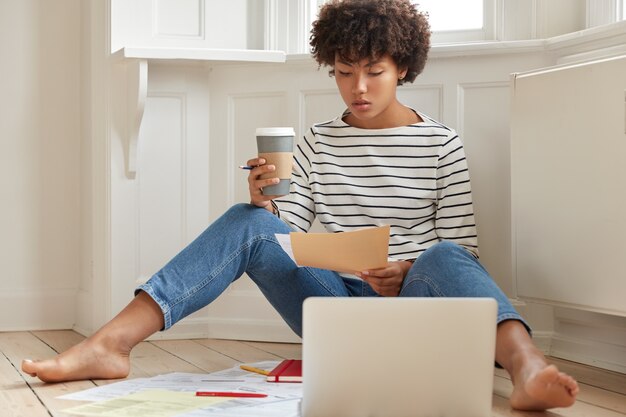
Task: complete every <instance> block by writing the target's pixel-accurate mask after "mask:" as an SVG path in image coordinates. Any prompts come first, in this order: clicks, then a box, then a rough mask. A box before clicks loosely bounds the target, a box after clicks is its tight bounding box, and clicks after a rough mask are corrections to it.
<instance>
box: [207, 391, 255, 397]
mask: <svg viewBox="0 0 626 417" xmlns="http://www.w3.org/2000/svg"><path fill="white" fill-rule="evenodd" d="M196 397H238V398H265V397H267V394H259V393H257V392H219V391H197V392H196Z"/></svg>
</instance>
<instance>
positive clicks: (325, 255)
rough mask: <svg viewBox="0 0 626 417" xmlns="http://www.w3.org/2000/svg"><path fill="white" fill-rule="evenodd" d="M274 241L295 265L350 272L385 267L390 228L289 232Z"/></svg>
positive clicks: (278, 236)
mask: <svg viewBox="0 0 626 417" xmlns="http://www.w3.org/2000/svg"><path fill="white" fill-rule="evenodd" d="M276 238H277V239H278V243H280V245H281V246H282V248H283V250H284V251H285V252H287V254H289V256H290V257H291V259H293V260H294V262H295V263H296V264H297V265H298V266H311V267H314V268H322V269H329V270H331V271H337V272H348V273H353V272H358V271H363V270H365V269H376V268H383V267H385V266H386V265H387V253H388V249H389V226H380V227H369V228H366V229H361V230H355V231H352V232H342V233H301V232H292V233H289V235H276Z"/></svg>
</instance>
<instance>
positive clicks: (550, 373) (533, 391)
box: [511, 364, 578, 410]
mask: <svg viewBox="0 0 626 417" xmlns="http://www.w3.org/2000/svg"><path fill="white" fill-rule="evenodd" d="M531 367H532V368H533V369H526V370H524V371H523V372H522V373H521V375H520V376H519V377H518V378H514V388H513V393H512V394H511V406H512V407H513V408H516V409H518V410H547V409H548V408H555V407H569V406H571V405H572V404H574V402H575V401H576V395H578V383H577V382H576V380H575V379H574V378H572V377H571V376H569V375H567V374H565V373H563V372H559V370H558V369H557V367H556V366H554V365H543V364H535V365H532V366H531V365H529V366H528V368H531Z"/></svg>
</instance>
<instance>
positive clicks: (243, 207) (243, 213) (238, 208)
mask: <svg viewBox="0 0 626 417" xmlns="http://www.w3.org/2000/svg"><path fill="white" fill-rule="evenodd" d="M264 214H270V213H269V211H267V210H265V209H263V208H261V207H257V206H254V205H252V204H248V203H238V204H235V205H233V206H232V207H231V208H229V209H228V210H226V212H225V213H224V216H225V217H227V218H229V219H232V220H236V221H238V222H241V221H245V220H246V219H247V218H254V217H256V216H262V215H264Z"/></svg>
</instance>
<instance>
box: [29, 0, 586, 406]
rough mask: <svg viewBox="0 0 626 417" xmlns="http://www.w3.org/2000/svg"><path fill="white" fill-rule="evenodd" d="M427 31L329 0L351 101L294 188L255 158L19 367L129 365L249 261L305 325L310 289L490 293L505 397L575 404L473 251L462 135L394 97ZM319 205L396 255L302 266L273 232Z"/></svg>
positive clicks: (305, 224) (353, 1) (410, 15)
mask: <svg viewBox="0 0 626 417" xmlns="http://www.w3.org/2000/svg"><path fill="white" fill-rule="evenodd" d="M429 41H430V30H429V25H428V22H427V20H426V18H425V17H424V16H423V15H421V14H420V13H418V12H417V11H416V10H415V7H414V6H413V5H412V4H411V3H410V1H409V0H378V1H372V0H344V1H340V0H334V1H331V2H329V3H327V4H326V5H325V6H323V7H322V9H321V11H320V15H319V19H318V20H317V21H316V22H315V23H314V25H313V31H312V36H311V46H312V48H313V56H314V58H315V59H316V60H317V62H318V63H319V64H320V65H324V66H330V67H331V68H332V70H331V75H334V77H335V79H336V83H337V87H338V89H339V92H340V94H341V97H342V99H343V101H344V102H345V104H346V106H347V110H346V111H345V112H344V113H343V114H342V115H341V116H340V117H338V118H336V119H334V120H331V121H329V122H326V123H322V124H319V125H315V126H313V127H312V128H311V129H310V131H308V132H307V133H306V134H305V135H304V138H303V139H302V140H301V141H300V143H299V144H298V146H297V149H296V152H295V162H296V163H295V164H294V171H293V176H292V184H291V191H290V194H289V195H288V196H285V197H282V198H275V197H276V196H265V195H263V193H262V188H263V187H266V186H268V185H271V184H274V183H277V182H278V179H277V178H270V179H260V177H261V175H262V174H266V173H271V172H273V171H274V166H272V165H267V164H266V163H265V161H264V160H263V159H259V158H254V159H251V160H249V161H248V165H251V166H254V167H255V168H254V169H252V170H251V172H250V174H249V178H248V182H249V192H250V201H251V203H250V204H242V205H237V206H235V207H233V208H232V209H230V210H229V211H227V212H226V213H225V214H224V215H223V216H222V217H220V218H219V219H218V220H216V221H215V222H214V223H213V224H212V225H211V226H210V227H209V228H208V229H207V230H206V231H205V232H203V233H202V234H201V235H200V236H199V237H198V238H197V239H196V240H195V241H194V242H192V243H191V244H190V245H189V246H188V247H187V248H185V249H184V250H183V251H182V252H181V253H179V254H178V255H177V256H176V257H175V258H174V259H173V260H172V261H170V262H169V263H168V264H167V265H166V266H165V267H164V268H163V269H161V270H160V271H159V272H157V273H156V274H155V275H154V276H153V277H152V278H151V279H150V280H149V281H148V282H147V283H146V284H144V285H142V286H140V287H139V288H138V289H137V292H136V297H135V298H134V299H133V301H132V302H131V303H130V304H129V305H128V306H127V307H126V308H125V309H124V310H123V311H122V312H120V313H119V314H118V315H117V316H116V317H115V318H114V319H113V320H111V321H110V322H109V323H107V324H106V325H104V326H103V327H102V328H101V329H100V330H98V332H96V333H95V334H94V335H92V336H91V337H89V338H87V339H86V340H85V341H83V342H81V343H80V344H78V345H76V346H74V347H72V348H71V349H69V350H68V351H66V352H64V353H62V354H60V355H59V356H57V357H56V358H54V359H50V360H45V361H40V362H32V361H28V360H26V361H24V362H23V364H22V369H23V370H24V371H25V372H27V373H29V374H31V375H36V376H38V377H39V378H41V379H42V380H44V381H62V380H73V379H87V378H120V377H125V376H127V375H128V372H129V367H130V363H129V359H128V358H129V353H130V351H131V349H132V348H133V347H134V346H135V345H136V344H137V343H139V342H140V341H142V340H143V339H144V338H146V337H147V336H149V335H151V334H152V333H154V332H156V331H158V330H163V329H167V328H169V327H171V326H172V325H173V324H174V323H176V322H177V321H178V320H180V319H182V318H183V317H185V316H187V315H188V314H190V313H192V312H194V311H196V310H197V309H199V308H201V307H203V306H205V305H207V304H208V303H210V302H211V301H213V300H214V299H215V298H217V297H218V296H219V295H220V294H221V293H222V292H223V291H224V290H225V289H226V288H227V287H228V285H230V283H231V282H233V280H235V279H237V278H239V277H240V276H241V275H242V274H243V273H244V272H246V273H247V274H248V275H249V276H250V278H251V279H252V280H253V281H254V282H255V283H256V284H257V285H258V286H259V288H260V289H261V291H262V292H263V294H264V295H265V296H266V297H267V299H268V300H269V301H270V303H271V304H272V305H273V306H274V307H275V308H276V310H277V311H278V312H279V313H280V314H281V316H282V317H283V318H284V320H285V321H286V322H287V323H288V325H289V326H290V327H291V328H292V329H293V330H294V332H296V333H297V334H299V335H300V334H302V328H301V325H302V302H303V301H304V299H305V298H307V297H310V296H391V297H396V296H403V297H426V296H450V297H474V296H480V297H493V298H495V299H496V300H497V301H498V327H497V336H496V358H495V359H496V361H497V362H498V363H499V364H500V365H502V366H503V367H504V368H505V369H506V370H507V371H508V372H509V373H510V374H511V377H512V380H513V383H514V391H513V393H512V395H511V405H512V406H513V407H514V408H518V409H526V410H541V409H547V408H551V407H564V406H569V405H571V404H573V403H574V401H575V397H576V395H577V393H578V385H577V383H576V381H575V380H574V379H573V378H572V377H570V376H568V375H566V374H563V373H561V372H559V371H558V370H557V368H556V367H554V366H553V365H549V364H548V363H547V362H546V359H545V358H544V356H543V355H542V354H541V352H540V351H539V350H538V349H537V348H536V347H535V346H534V344H533V342H532V340H531V338H530V335H529V328H528V326H527V325H526V324H525V322H524V320H523V319H522V318H521V316H520V315H519V314H518V313H517V312H516V311H515V310H514V308H513V307H512V306H511V304H510V303H509V301H508V299H507V297H506V296H505V295H504V294H503V293H502V291H501V290H500V289H499V288H498V287H497V286H496V284H495V283H494V281H493V280H492V279H491V277H490V276H489V275H488V273H487V272H486V271H485V269H484V268H483V267H482V266H481V265H480V263H479V262H478V260H477V257H478V249H477V239H476V230H475V225H474V215H473V209H472V200H471V192H470V184H469V174H468V170H467V164H466V161H465V156H464V151H463V147H462V143H461V141H460V139H459V138H458V136H457V135H456V133H455V132H454V131H453V130H452V129H449V128H447V127H445V126H443V125H441V124H440V123H437V122H436V121H434V120H432V119H430V118H428V117H427V116H425V115H423V114H421V113H419V112H417V111H415V110H413V109H411V108H408V107H406V106H404V105H403V104H401V103H400V102H399V101H398V99H397V96H396V88H397V86H398V85H400V84H403V83H404V82H412V81H414V80H415V78H416V77H417V75H418V74H419V73H420V72H421V71H422V69H423V67H424V64H425V62H426V56H427V53H428V49H429ZM316 217H317V218H319V220H320V222H321V223H322V224H323V225H324V226H325V227H326V229H327V230H328V231H329V232H341V231H346V230H352V229H356V228H360V227H364V226H373V225H381V224H390V225H391V236H390V246H389V256H390V258H392V259H393V260H392V261H391V262H389V263H388V265H387V266H386V267H384V268H381V269H376V270H367V271H358V272H356V273H355V275H356V276H354V275H352V276H341V275H339V274H337V273H335V272H333V271H327V270H320V269H315V268H299V267H297V266H296V265H295V264H294V263H293V261H291V259H289V257H288V256H287V255H286V254H285V253H284V252H283V251H282V250H281V249H280V247H279V245H278V243H277V242H276V239H275V237H274V234H275V233H288V232H289V231H292V230H300V231H307V230H308V228H309V227H310V225H311V223H312V221H313V219H314V218H316ZM225 236H226V237H227V238H224V237H225Z"/></svg>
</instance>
